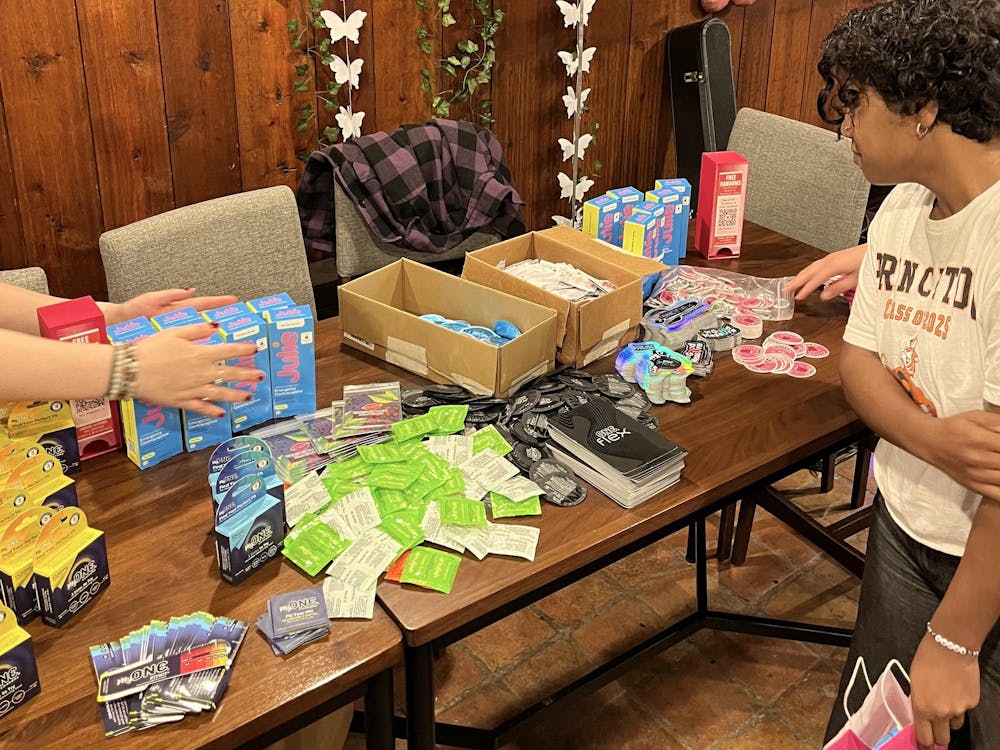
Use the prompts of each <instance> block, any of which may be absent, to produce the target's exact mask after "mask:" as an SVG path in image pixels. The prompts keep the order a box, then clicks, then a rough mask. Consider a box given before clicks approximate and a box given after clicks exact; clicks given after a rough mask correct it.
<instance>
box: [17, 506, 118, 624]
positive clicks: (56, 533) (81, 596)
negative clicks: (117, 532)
mask: <svg viewBox="0 0 1000 750" xmlns="http://www.w3.org/2000/svg"><path fill="white" fill-rule="evenodd" d="M34 566H35V590H36V591H37V592H38V606H39V608H40V609H41V612H42V622H44V623H46V624H47V625H54V626H55V627H62V626H63V625H64V624H65V623H66V622H67V621H68V620H69V619H70V618H71V617H73V616H74V615H76V614H78V613H79V612H80V610H82V609H83V608H84V607H85V606H86V605H87V604H89V603H90V602H92V601H93V600H94V598H95V597H96V596H97V595H98V594H100V593H101V592H102V591H104V589H106V588H107V587H108V586H110V585H111V573H110V571H109V569H108V546H107V543H106V541H105V539H104V532H103V531H99V530H98V529H93V528H90V527H89V526H88V525H87V516H86V515H85V514H84V512H83V511H82V510H80V509H79V508H64V509H63V510H61V511H59V512H58V513H56V514H55V515H54V516H52V518H51V519H50V520H49V522H48V523H47V524H45V526H43V527H42V531H41V533H40V534H39V535H38V540H37V541H36V542H35V560H34Z"/></svg>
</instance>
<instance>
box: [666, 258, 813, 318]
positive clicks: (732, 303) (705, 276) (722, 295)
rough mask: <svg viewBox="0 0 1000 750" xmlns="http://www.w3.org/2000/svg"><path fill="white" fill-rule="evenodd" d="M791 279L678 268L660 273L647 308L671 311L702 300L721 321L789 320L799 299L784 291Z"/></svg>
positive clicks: (710, 269)
mask: <svg viewBox="0 0 1000 750" xmlns="http://www.w3.org/2000/svg"><path fill="white" fill-rule="evenodd" d="M789 281H791V277H788V276H785V277H781V278H776V279H765V278H761V277H758V276H746V275H744V274H740V273H734V272H732V271H723V270H721V269H715V268H694V267H693V266H676V267H674V268H668V269H666V270H664V271H663V272H662V273H661V274H660V278H659V281H657V283H656V286H655V287H654V288H653V293H652V294H651V295H650V296H649V299H647V300H646V306H647V307H653V308H667V307H670V306H671V305H673V304H674V303H676V302H678V301H680V300H684V299H692V298H693V299H701V300H704V301H706V302H708V303H709V304H710V305H711V308H712V312H714V313H715V314H716V315H718V316H719V317H720V318H727V319H730V320H732V319H733V318H735V317H736V316H738V315H744V316H746V315H749V316H754V317H757V318H759V319H761V320H789V319H791V317H792V316H793V315H794V314H795V297H794V295H792V294H787V293H785V291H784V288H785V285H786V284H787V283H788V282H789Z"/></svg>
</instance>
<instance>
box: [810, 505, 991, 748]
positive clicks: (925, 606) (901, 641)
mask: <svg viewBox="0 0 1000 750" xmlns="http://www.w3.org/2000/svg"><path fill="white" fill-rule="evenodd" d="M960 560H961V558H958V557H952V556H951V555H946V554H944V553H942V552H938V551H937V550H933V549H931V548H929V547H925V546H924V545H922V544H920V543H919V542H917V541H915V540H914V539H912V538H911V537H910V536H909V535H908V534H907V533H906V532H905V531H903V530H902V529H901V528H900V527H899V526H898V525H897V524H896V522H895V521H893V520H892V516H890V515H889V512H888V511H887V510H886V508H885V502H884V500H883V499H882V497H881V495H876V497H875V517H874V520H873V521H872V527H871V531H870V533H869V536H868V552H867V557H866V559H865V575H864V579H863V581H862V583H861V601H860V604H859V605H858V621H857V624H856V625H855V626H854V637H853V638H852V639H851V648H850V652H849V654H848V657H847V665H846V666H845V668H844V673H843V675H842V676H841V678H840V691H839V694H838V696H837V703H836V705H835V706H834V707H833V714H832V715H831V716H830V723H829V724H828V725H827V729H826V741H829V740H830V738H832V737H833V736H834V735H835V734H836V733H837V732H838V731H839V730H840V729H841V727H843V726H844V723H845V722H846V721H847V717H846V716H845V715H844V708H843V702H844V701H843V694H844V691H845V690H846V689H847V683H848V681H849V680H850V677H851V671H852V670H853V668H854V663H855V662H856V661H857V659H858V657H859V656H862V657H864V660H865V665H866V667H867V669H868V674H869V676H870V677H871V679H872V680H875V679H876V678H877V677H878V675H880V674H882V671H883V670H884V669H885V666H886V664H888V663H889V661H891V660H892V659H899V661H900V662H901V663H902V664H903V666H905V667H907V668H909V666H910V663H911V662H912V661H913V655H914V654H915V653H916V650H917V646H918V645H919V644H920V641H921V639H922V638H923V637H924V634H925V633H926V632H927V622H928V620H930V619H931V615H933V614H934V610H936V609H937V606H938V604H940V602H941V599H942V597H943V596H944V592H945V590H946V589H947V588H948V584H949V583H951V578H952V576H953V575H954V574H955V570H956V568H957V567H958V563H959V561H960ZM998 573H1000V571H994V574H998ZM998 644H1000V628H998V627H994V629H993V631H992V632H991V633H990V635H989V637H988V638H987V639H986V643H985V644H984V645H983V648H982V653H981V654H980V656H979V667H980V674H981V690H980V701H979V707H978V708H976V709H975V710H974V711H971V712H970V713H969V716H968V717H967V718H968V720H967V721H966V723H965V726H964V727H963V728H962V730H960V731H958V732H953V733H952V740H951V744H950V745H949V748H951V749H954V748H958V749H960V750H964V749H967V748H975V749H976V750H997V749H998V748H1000V651H998ZM904 687H908V686H904ZM862 700H864V689H863V687H862V688H860V689H859V687H858V686H857V685H855V689H854V692H853V693H852V696H851V700H850V701H849V704H848V705H849V706H850V707H852V708H854V709H856V708H857V707H859V706H860V705H861V701H862ZM970 735H971V736H970Z"/></svg>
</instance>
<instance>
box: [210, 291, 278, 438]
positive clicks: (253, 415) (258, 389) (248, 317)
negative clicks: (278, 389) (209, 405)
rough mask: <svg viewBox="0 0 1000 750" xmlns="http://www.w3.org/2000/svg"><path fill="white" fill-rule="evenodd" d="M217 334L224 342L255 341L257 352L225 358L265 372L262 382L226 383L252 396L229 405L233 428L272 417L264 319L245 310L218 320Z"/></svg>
mask: <svg viewBox="0 0 1000 750" xmlns="http://www.w3.org/2000/svg"><path fill="white" fill-rule="evenodd" d="M219 335H221V336H222V340H223V341H225V342H227V343H231V344H237V343H242V342H253V343H254V344H256V345H257V351H256V353H254V354H252V355H250V356H249V357H235V358H233V359H230V360H227V361H226V364H227V365H229V366H230V367H249V368H256V369H258V370H261V371H262V372H263V373H264V380H263V381H261V382H257V381H256V380H251V381H248V382H237V383H230V384H229V386H230V387H231V388H235V389H236V390H238V391H243V392H244V393H249V394H250V396H251V399H250V401H247V402H240V401H237V402H235V403H232V404H230V405H229V414H230V418H231V421H232V431H233V432H242V431H243V430H248V429H250V428H251V427H256V426H257V425H259V424H263V423H264V422H267V421H268V420H269V419H271V375H270V370H271V366H270V354H269V351H268V346H267V323H266V322H264V319H263V318H262V317H260V316H259V315H255V314H254V313H252V312H250V311H249V310H248V311H247V312H246V313H244V314H241V315H237V316H235V317H232V318H226V319H224V320H222V321H221V322H220V323H219Z"/></svg>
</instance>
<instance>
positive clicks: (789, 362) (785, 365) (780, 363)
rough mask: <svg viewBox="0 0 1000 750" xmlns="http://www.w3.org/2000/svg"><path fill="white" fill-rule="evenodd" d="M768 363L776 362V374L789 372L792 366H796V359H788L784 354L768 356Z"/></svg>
mask: <svg viewBox="0 0 1000 750" xmlns="http://www.w3.org/2000/svg"><path fill="white" fill-rule="evenodd" d="M767 361H768V362H774V370H773V371H772V372H774V373H775V374H780V373H783V372H788V371H789V370H791V369H792V366H793V365H794V364H795V358H794V357H786V356H785V355H783V354H768V355H767Z"/></svg>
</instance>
